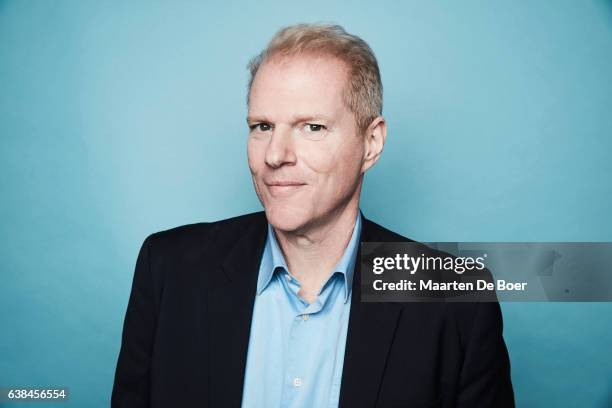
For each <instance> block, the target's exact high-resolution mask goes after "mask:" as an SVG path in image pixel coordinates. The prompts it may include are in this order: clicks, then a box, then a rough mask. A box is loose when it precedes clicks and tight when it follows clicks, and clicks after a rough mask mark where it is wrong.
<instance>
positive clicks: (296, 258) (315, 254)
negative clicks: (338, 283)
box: [275, 200, 359, 302]
mask: <svg viewBox="0 0 612 408" xmlns="http://www.w3.org/2000/svg"><path fill="white" fill-rule="evenodd" d="M358 212H359V201H358V200H351V201H349V203H347V204H346V205H345V206H344V207H342V208H339V209H338V210H337V211H336V212H335V213H333V214H330V216H328V217H327V219H326V220H323V221H319V222H317V223H316V225H312V226H310V227H308V228H302V229H300V230H298V231H290V232H287V231H279V230H276V229H275V233H276V237H277V240H278V243H279V245H280V247H281V249H282V251H283V254H284V256H285V261H286V262H287V266H288V267H289V271H290V272H291V274H292V275H294V276H295V277H296V278H297V280H298V281H299V282H300V285H301V290H300V293H299V294H300V296H302V297H303V298H304V299H305V300H306V301H308V302H312V301H314V300H315V299H316V297H317V294H318V292H319V291H320V289H321V286H322V285H323V283H325V281H326V280H327V278H328V277H329V274H330V272H331V269H332V268H333V267H334V266H335V265H336V264H337V263H338V261H340V258H342V254H343V253H344V251H345V249H346V247H347V245H348V243H349V241H350V239H351V235H352V233H353V228H354V227H355V222H356V219H357V214H358Z"/></svg>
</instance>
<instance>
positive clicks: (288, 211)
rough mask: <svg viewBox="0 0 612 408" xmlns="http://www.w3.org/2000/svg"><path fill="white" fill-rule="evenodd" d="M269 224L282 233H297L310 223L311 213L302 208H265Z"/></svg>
mask: <svg viewBox="0 0 612 408" xmlns="http://www.w3.org/2000/svg"><path fill="white" fill-rule="evenodd" d="M265 210H266V218H267V219H268V222H269V223H270V224H271V225H272V226H273V227H274V228H275V229H277V230H280V231H287V232H290V231H296V230H298V229H300V228H301V227H303V226H304V225H305V224H307V223H308V222H309V221H310V217H309V213H308V211H306V210H305V209H304V208H302V207H297V206H292V205H287V204H282V203H278V204H274V205H268V206H266V207H265Z"/></svg>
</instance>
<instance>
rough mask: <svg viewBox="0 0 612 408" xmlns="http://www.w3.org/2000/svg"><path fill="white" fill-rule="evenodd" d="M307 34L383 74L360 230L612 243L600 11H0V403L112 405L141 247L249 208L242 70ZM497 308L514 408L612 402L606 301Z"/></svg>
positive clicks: (386, 6)
mask: <svg viewBox="0 0 612 408" xmlns="http://www.w3.org/2000/svg"><path fill="white" fill-rule="evenodd" d="M179 3H180V4H179ZM303 21H306V22H312V21H333V22H337V23H340V24H342V25H344V26H345V28H346V29H347V30H349V31H350V32H354V33H356V34H358V35H361V36H362V37H363V38H364V39H366V40H367V41H368V42H369V43H370V45H371V46H372V48H373V49H374V50H375V52H376V54H377V56H378V59H379V61H380V66H381V71H382V76H383V83H384V86H385V106H384V114H385V116H386V118H387V119H388V123H389V137H388V143H387V145H386V148H385V152H384V155H383V158H382V160H381V162H379V164H378V165H377V166H376V167H375V168H374V169H373V170H372V171H371V173H370V174H369V175H368V177H367V180H366V185H365V190H364V194H363V203H362V208H363V210H364V213H365V215H366V216H367V217H369V218H371V219H374V220H376V221H378V222H379V223H381V224H383V225H385V226H387V227H389V228H391V229H394V230H397V231H398V232H400V233H403V234H404V235H407V236H410V237H411V238H414V239H418V240H424V241H461V240H466V241H612V219H611V216H610V210H611V209H612V181H611V179H610V178H611V176H612V160H610V157H609V156H610V153H611V152H612V114H611V111H612V77H611V74H612V4H611V3H610V2H605V1H506V2H485V1H482V2H475V1H462V2H457V1H448V2H425V1H423V2H399V1H398V2H391V1H385V2H373V1H368V2H348V1H342V2H328V1H320V2H319V1H307V2H304V1H303V2H281V1H277V2H271V1H257V2H249V3H247V2H242V3H239V2H231V1H224V2H221V1H207V2H170V1H168V2H149V1H142V2H134V1H132V2H123V1H116V2H106V1H97V2H93V1H52V0H39V1H25V0H21V1H17V0H16V1H0V140H1V151H0V155H1V166H2V167H1V171H0V188H1V190H0V197H1V201H0V244H1V245H0V268H1V277H2V285H1V286H0V311H1V312H0V313H1V317H0V386H9V385H19V386H27V385H29V386H33V385H54V386H68V387H70V389H71V392H72V401H71V403H70V404H68V405H70V406H75V407H76V406H88V407H102V406H107V405H108V401H109V398H110V392H111V386H112V380H113V375H114V369H115V363H116V358H117V353H118V348H119V341H120V335H121V325H122V322H123V315H124V312H125V306H126V303H127V299H128V295H129V290H130V284H131V280H132V274H133V267H134V263H135V260H136V255H137V251H138V249H139V247H140V245H141V243H142V241H143V239H144V238H145V236H146V235H148V234H149V233H151V232H154V231H158V230H161V229H166V228H170V227H173V226H177V225H180V224H185V223H193V222H199V221H212V220H217V219H221V218H226V217H231V216H234V215H238V214H242V213H246V212H251V211H256V210H259V209H260V205H259V203H258V201H257V199H256V197H255V194H254V192H253V189H252V185H251V181H250V176H249V172H248V168H247V164H246V150H245V141H246V124H245V120H244V118H245V113H246V107H245V87H246V81H247V72H246V69H245V65H246V63H247V61H248V59H249V57H251V56H252V55H254V54H255V53H256V52H258V51H259V50H260V49H261V48H262V47H263V46H264V45H265V43H266V41H267V40H268V39H269V38H270V36H271V35H272V34H273V33H274V32H275V31H276V30H277V29H278V28H279V27H281V26H282V25H286V24H290V23H295V22H303ZM502 306H503V311H504V317H505V337H506V341H507V344H508V348H509V351H510V355H511V359H512V375H513V381H514V386H515V391H516V398H517V402H518V406H520V407H549V406H550V407H553V406H554V407H604V406H606V407H609V406H612V352H611V350H610V345H611V344H612V324H611V323H612V318H611V314H612V305H611V304H606V303H600V304H537V303H533V304H503V305H502ZM15 406H17V405H15ZM20 406H21V405H20ZM38 406H40V405H38Z"/></svg>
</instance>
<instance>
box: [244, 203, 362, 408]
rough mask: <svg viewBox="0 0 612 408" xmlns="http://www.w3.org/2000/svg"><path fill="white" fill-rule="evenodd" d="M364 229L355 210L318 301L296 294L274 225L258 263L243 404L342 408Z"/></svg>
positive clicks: (250, 407) (268, 407)
mask: <svg viewBox="0 0 612 408" xmlns="http://www.w3.org/2000/svg"><path fill="white" fill-rule="evenodd" d="M360 233H361V214H359V213H358V214H357V219H356V221H355V226H354V228H353V234H352V236H351V239H350V241H349V244H348V245H347V247H346V249H345V251H344V254H343V255H342V258H341V259H340V261H339V262H338V264H337V265H336V267H335V268H334V269H333V270H332V271H330V276H329V278H328V280H327V281H326V282H325V283H324V284H323V286H322V288H321V291H320V292H319V294H318V297H317V300H315V301H314V302H313V303H310V304H309V303H307V302H306V301H305V300H304V299H302V298H301V297H299V296H298V291H299V290H300V284H299V282H298V281H297V280H296V279H295V277H294V276H293V275H291V273H290V272H289V270H288V268H287V264H286V262H285V258H284V257H283V253H282V251H281V249H280V247H279V245H278V242H277V240H276V237H275V235H274V230H273V229H272V227H271V226H270V225H268V239H267V241H266V245H265V249H264V253H263V256H262V259H261V264H260V267H259V277H258V280H257V296H256V298H255V305H254V309H253V317H252V322H251V335H250V337H249V349H248V354H247V363H246V370H245V378H244V389H243V396H242V407H243V408H259V407H261V408H275V407H283V408H285V407H291V408H298V407H299V408H301V407H304V408H312V407H317V408H319V407H325V408H327V407H337V406H338V400H339V396H340V382H341V379H342V366H343V363H344V350H345V345H346V333H347V328H348V321H349V314H350V307H351V286H352V282H353V271H354V268H355V258H356V256H357V249H358V245H359V235H360Z"/></svg>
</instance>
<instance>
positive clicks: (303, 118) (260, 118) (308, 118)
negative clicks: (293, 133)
mask: <svg viewBox="0 0 612 408" xmlns="http://www.w3.org/2000/svg"><path fill="white" fill-rule="evenodd" d="M318 120H323V121H326V122H331V118H330V117H329V116H326V115H323V114H316V115H296V116H294V117H293V118H292V120H291V123H292V124H295V123H301V122H312V121H315V122H316V121H318ZM246 121H247V123H255V122H257V123H259V122H266V123H273V121H272V120H270V119H268V118H267V117H266V116H265V115H253V116H247V119H246Z"/></svg>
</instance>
